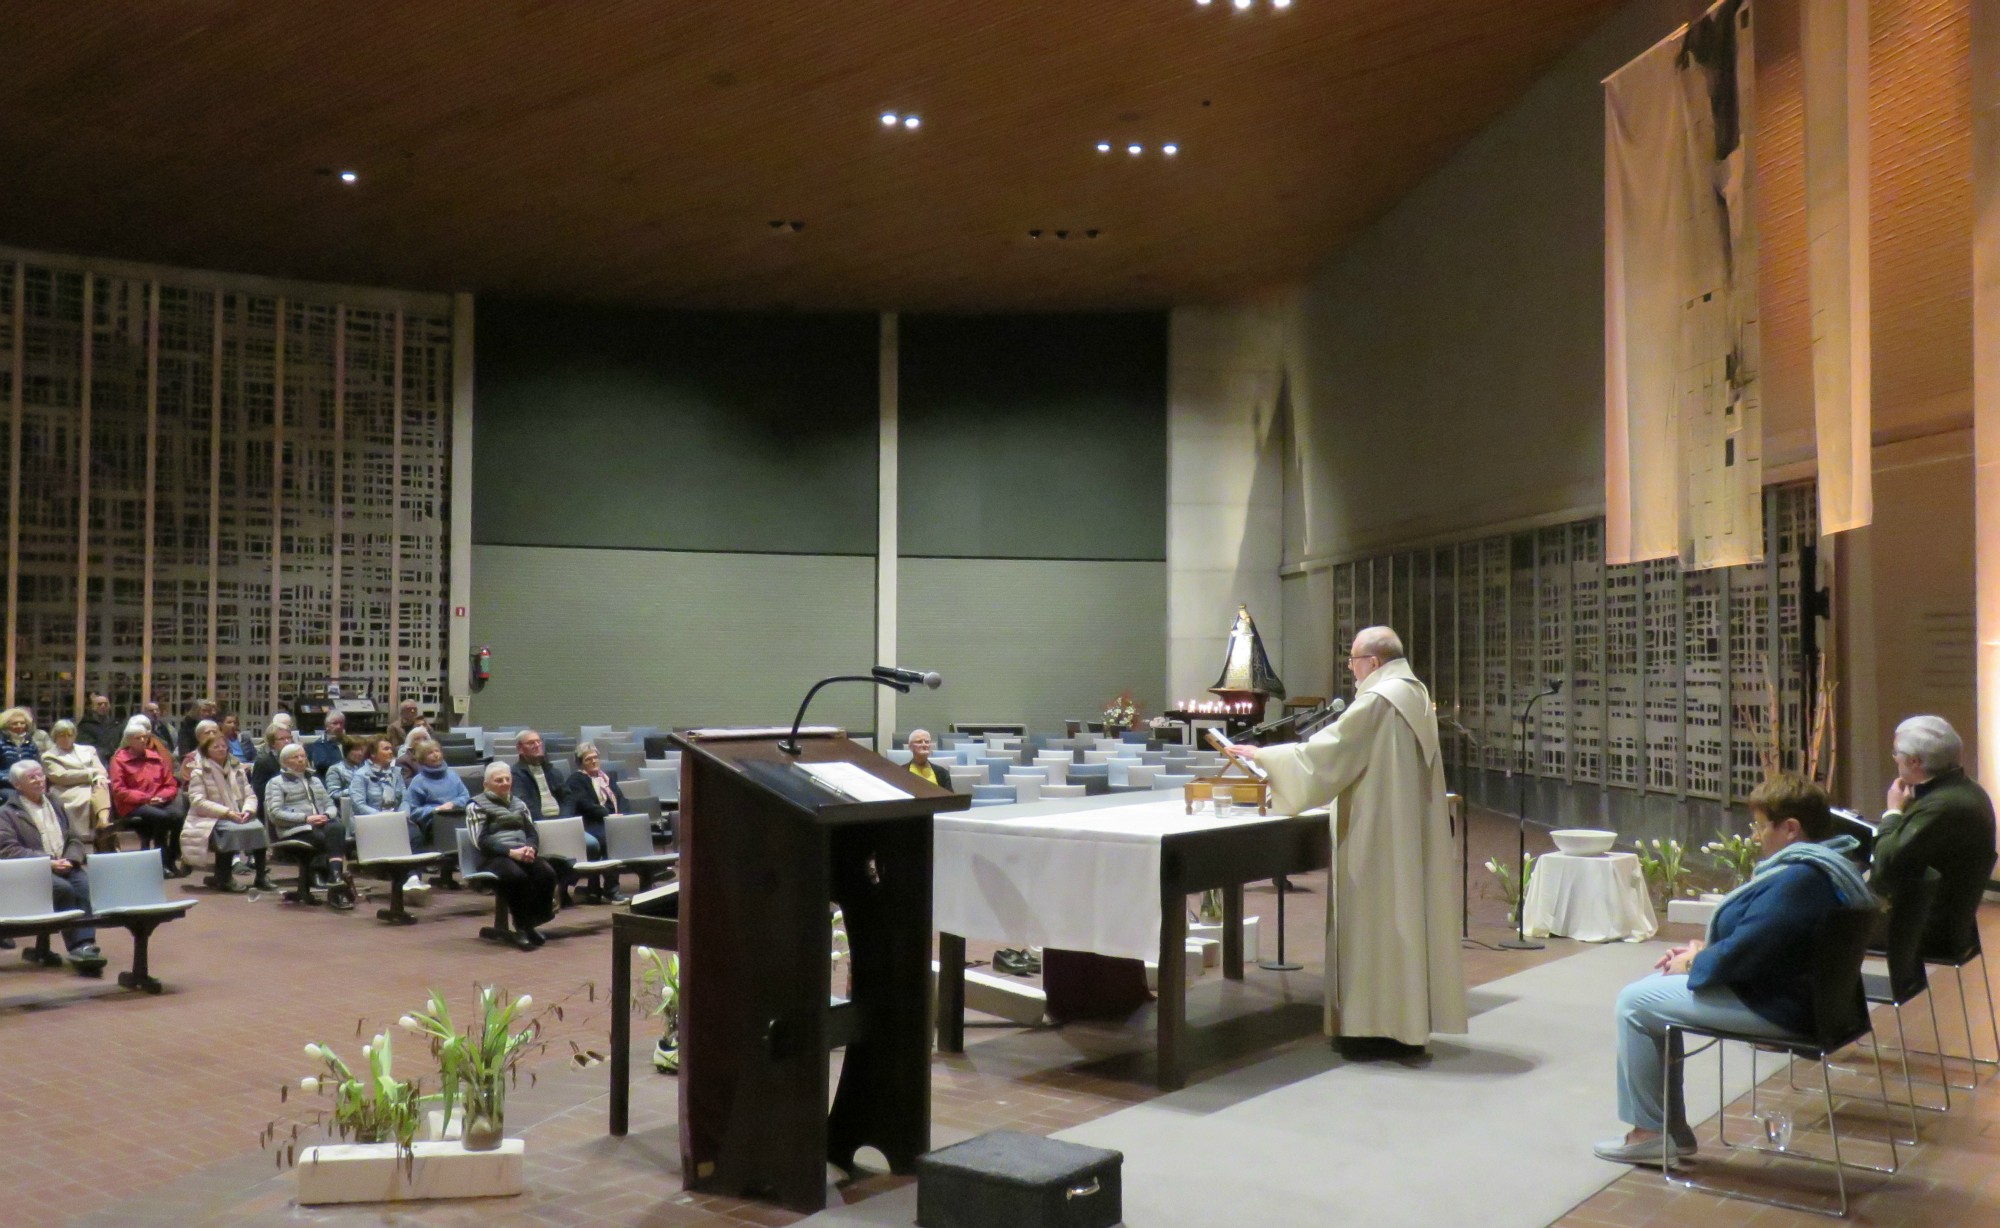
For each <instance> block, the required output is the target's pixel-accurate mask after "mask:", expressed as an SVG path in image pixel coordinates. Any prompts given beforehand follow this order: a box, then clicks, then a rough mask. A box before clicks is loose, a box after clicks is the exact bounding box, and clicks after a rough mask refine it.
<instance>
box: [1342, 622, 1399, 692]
mask: <svg viewBox="0 0 2000 1228" xmlns="http://www.w3.org/2000/svg"><path fill="white" fill-rule="evenodd" d="M1402 657H1403V638H1402V637H1401V636H1399V635H1397V634H1396V633H1395V632H1394V631H1392V630H1390V629H1389V628H1387V627H1363V628H1362V629H1361V630H1360V631H1359V632H1358V633H1356V634H1355V637H1354V647H1353V648H1352V649H1350V650H1349V651H1348V654H1347V668H1348V670H1349V671H1350V672H1351V673H1353V675H1354V681H1355V682H1356V683H1361V682H1366V681H1367V680H1368V675H1370V674H1372V673H1374V672H1375V671H1376V670H1378V669H1380V668H1382V663H1383V662H1385V661H1399V660H1401V659H1402Z"/></svg>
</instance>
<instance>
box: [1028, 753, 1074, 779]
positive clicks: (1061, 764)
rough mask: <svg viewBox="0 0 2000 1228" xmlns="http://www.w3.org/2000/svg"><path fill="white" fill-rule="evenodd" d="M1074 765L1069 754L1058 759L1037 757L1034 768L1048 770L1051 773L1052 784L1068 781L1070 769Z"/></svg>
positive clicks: (1042, 770)
mask: <svg viewBox="0 0 2000 1228" xmlns="http://www.w3.org/2000/svg"><path fill="white" fill-rule="evenodd" d="M1072 766H1074V765H1073V764H1072V763H1071V761H1070V758H1069V756H1068V755H1064V756H1062V757H1060V758H1057V759H1046V758H1037V759H1036V760H1035V762H1034V770H1036V771H1041V772H1047V773H1048V774H1049V783H1050V784H1052V785H1060V784H1066V783H1068V779H1067V778H1068V774H1069V769H1070V768H1071V767H1072Z"/></svg>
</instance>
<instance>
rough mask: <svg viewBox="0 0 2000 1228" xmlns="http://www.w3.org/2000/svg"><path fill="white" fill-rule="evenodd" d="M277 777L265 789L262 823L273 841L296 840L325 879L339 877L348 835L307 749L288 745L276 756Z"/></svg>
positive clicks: (295, 744)
mask: <svg viewBox="0 0 2000 1228" xmlns="http://www.w3.org/2000/svg"><path fill="white" fill-rule="evenodd" d="M278 769H279V770H278V774H277V775H276V776H273V777H272V778H271V782H270V783H269V784H267V785H265V786H264V822H266V823H268V824H269V825H270V827H271V836H272V838H273V839H276V840H298V841H302V842H303V843H306V844H310V845H312V846H313V847H314V848H315V849H316V850H317V852H316V853H315V854H314V856H313V864H314V865H315V866H322V867H324V868H325V871H326V877H327V878H328V879H337V878H339V877H341V875H342V873H343V871H342V867H341V866H339V865H337V864H335V863H336V861H337V860H338V859H341V858H343V857H344V856H345V854H346V852H347V832H346V831H345V829H343V828H342V827H341V824H340V820H339V818H338V817H337V816H338V814H339V811H338V810H337V809H335V807H334V804H333V798H332V796H331V795H330V794H328V793H327V791H326V782H325V781H323V780H321V779H320V778H319V777H317V776H315V775H313V771H312V762H311V761H310V760H308V759H307V758H306V748H305V747H303V746H300V745H299V744H298V743H297V742H288V743H286V744H285V748H284V749H283V750H281V751H279V752H278Z"/></svg>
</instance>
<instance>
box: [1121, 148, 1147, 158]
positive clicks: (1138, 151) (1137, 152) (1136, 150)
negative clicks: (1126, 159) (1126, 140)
mask: <svg viewBox="0 0 2000 1228" xmlns="http://www.w3.org/2000/svg"><path fill="white" fill-rule="evenodd" d="M1125 152H1126V153H1128V154H1131V155H1132V156H1133V157H1135V158H1136V157H1138V156H1139V155H1140V154H1142V153H1145V152H1146V147H1145V146H1144V145H1127V146H1126V147H1125Z"/></svg>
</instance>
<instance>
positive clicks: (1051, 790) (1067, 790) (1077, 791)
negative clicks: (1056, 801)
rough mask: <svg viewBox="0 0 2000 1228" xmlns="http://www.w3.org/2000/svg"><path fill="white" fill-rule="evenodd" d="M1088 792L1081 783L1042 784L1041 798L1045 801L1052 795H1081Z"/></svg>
mask: <svg viewBox="0 0 2000 1228" xmlns="http://www.w3.org/2000/svg"><path fill="white" fill-rule="evenodd" d="M1088 792H1089V790H1088V789H1086V788H1084V786H1082V785H1043V786H1042V799H1043V800H1044V801H1046V800H1048V799H1049V798H1052V797H1058V798H1059V797H1082V796H1084V795H1085V794H1087V793H1088Z"/></svg>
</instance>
